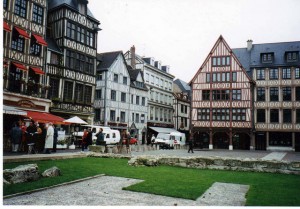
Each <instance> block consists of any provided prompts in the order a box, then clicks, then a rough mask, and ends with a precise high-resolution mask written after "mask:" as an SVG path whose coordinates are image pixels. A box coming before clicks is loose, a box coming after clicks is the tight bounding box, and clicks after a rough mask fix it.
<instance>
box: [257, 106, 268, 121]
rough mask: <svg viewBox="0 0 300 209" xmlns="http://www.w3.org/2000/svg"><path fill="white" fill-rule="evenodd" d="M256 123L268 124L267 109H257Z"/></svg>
mask: <svg viewBox="0 0 300 209" xmlns="http://www.w3.org/2000/svg"><path fill="white" fill-rule="evenodd" d="M256 121H257V122H258V123H265V122H266V110H265V109H257V110H256Z"/></svg>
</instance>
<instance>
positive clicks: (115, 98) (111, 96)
mask: <svg viewBox="0 0 300 209" xmlns="http://www.w3.org/2000/svg"><path fill="white" fill-rule="evenodd" d="M110 99H111V100H112V101H116V100H117V92H116V91H115V90H111V92H110Z"/></svg>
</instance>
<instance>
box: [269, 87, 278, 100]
mask: <svg viewBox="0 0 300 209" xmlns="http://www.w3.org/2000/svg"><path fill="white" fill-rule="evenodd" d="M270 101H271V102H275V101H278V87H270Z"/></svg>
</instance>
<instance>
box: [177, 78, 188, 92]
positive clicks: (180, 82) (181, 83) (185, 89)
mask: <svg viewBox="0 0 300 209" xmlns="http://www.w3.org/2000/svg"><path fill="white" fill-rule="evenodd" d="M174 83H175V84H177V85H178V87H179V88H180V89H181V91H183V92H190V91H191V87H190V86H189V85H188V83H186V82H184V81H183V80H180V79H176V80H175V81H174Z"/></svg>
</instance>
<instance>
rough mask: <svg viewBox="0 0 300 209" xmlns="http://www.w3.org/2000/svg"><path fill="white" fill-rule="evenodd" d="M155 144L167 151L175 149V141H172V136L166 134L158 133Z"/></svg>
mask: <svg viewBox="0 0 300 209" xmlns="http://www.w3.org/2000/svg"><path fill="white" fill-rule="evenodd" d="M154 144H159V145H160V147H161V148H163V149H164V148H165V149H173V148H174V140H171V139H170V134H166V133H158V134H157V136H156V138H155V141H154Z"/></svg>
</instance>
